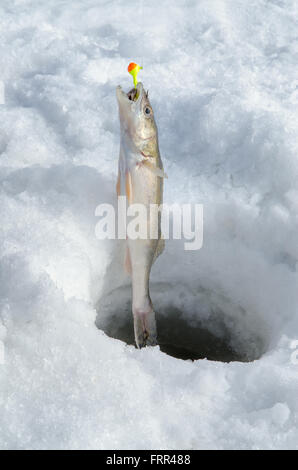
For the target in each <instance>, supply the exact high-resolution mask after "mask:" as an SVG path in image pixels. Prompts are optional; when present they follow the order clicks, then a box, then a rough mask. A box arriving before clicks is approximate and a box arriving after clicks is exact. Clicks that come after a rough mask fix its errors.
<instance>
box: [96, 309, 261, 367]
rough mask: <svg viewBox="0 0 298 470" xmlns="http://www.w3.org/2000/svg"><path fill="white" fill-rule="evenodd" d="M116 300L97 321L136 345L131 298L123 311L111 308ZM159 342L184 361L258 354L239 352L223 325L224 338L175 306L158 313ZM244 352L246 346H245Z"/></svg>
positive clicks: (236, 358) (240, 358)
mask: <svg viewBox="0 0 298 470" xmlns="http://www.w3.org/2000/svg"><path fill="white" fill-rule="evenodd" d="M114 303H115V302H112V303H111V304H109V305H106V307H108V309H109V315H108V316H106V317H105V321H104V322H103V321H102V320H101V319H100V314H99V315H98V318H97V321H96V324H97V326H98V327H99V328H100V329H102V330H103V331H104V332H105V333H106V334H107V335H108V336H110V337H112V338H116V339H119V340H121V341H124V342H125V343H126V344H129V345H133V344H135V341H134V332H133V318H132V313H131V304H130V301H127V302H125V304H124V305H123V304H122V309H121V310H122V311H121V312H119V311H117V312H115V310H114V311H113V309H112V307H113V306H114ZM156 321H157V332H158V341H159V346H160V349H161V351H163V352H164V353H166V354H168V355H170V356H173V357H176V358H178V359H184V360H197V359H205V358H206V359H208V360H212V361H221V362H231V361H241V362H248V361H250V360H253V359H255V358H256V357H250V355H249V354H248V353H247V352H239V351H235V350H233V348H232V347H231V332H229V331H227V330H226V331H225V329H226V328H225V326H224V325H221V326H220V330H221V337H218V336H216V335H215V334H213V333H211V332H210V331H208V330H207V329H205V328H203V327H202V326H199V325H198V324H196V325H195V324H194V325H191V324H190V323H189V322H188V321H186V320H185V319H184V318H183V313H182V312H181V311H180V310H179V309H177V308H175V307H172V306H169V307H167V308H165V309H164V310H163V311H162V313H160V314H158V313H156ZM244 351H245V348H244Z"/></svg>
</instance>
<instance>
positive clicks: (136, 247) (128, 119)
mask: <svg viewBox="0 0 298 470" xmlns="http://www.w3.org/2000/svg"><path fill="white" fill-rule="evenodd" d="M116 95H117V101H118V107H119V118H120V131H121V140H120V156H119V167H118V168H119V172H118V181H117V194H118V196H126V198H127V204H128V206H129V205H131V204H143V205H144V206H145V207H146V209H147V214H148V216H146V224H147V230H148V234H150V233H153V232H154V230H155V233H156V234H157V237H156V238H154V239H153V238H152V239H150V236H148V239H146V240H144V239H136V240H132V239H130V238H128V239H127V240H126V243H127V246H126V260H125V268H126V270H127V272H129V273H130V274H131V278H132V313H133V318H134V332H135V341H136V344H137V347H138V348H141V347H144V346H153V345H156V344H157V331H156V321H155V313H154V309H153V306H152V301H151V298H150V293H149V277H150V271H151V267H152V264H153V263H154V261H155V259H156V258H157V256H158V255H159V254H161V253H162V251H163V249H164V239H163V238H162V235H161V230H160V214H159V215H158V217H156V218H155V219H154V220H153V221H152V220H151V219H150V217H149V214H150V204H157V205H160V204H162V198H163V178H165V177H166V174H165V173H164V171H163V165H162V161H161V157H160V153H159V146H158V133H157V127H156V123H155V119H154V113H153V109H152V106H151V104H150V101H149V98H148V92H145V90H144V87H143V85H142V83H141V82H139V83H138V85H137V87H136V88H134V89H132V90H131V91H129V92H128V93H125V92H124V91H123V90H122V89H121V87H120V86H118V87H117V89H116ZM152 224H155V225H156V226H155V227H152ZM150 225H151V226H150ZM150 229H151V230H152V231H151V232H150Z"/></svg>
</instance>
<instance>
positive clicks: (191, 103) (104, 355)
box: [0, 0, 298, 449]
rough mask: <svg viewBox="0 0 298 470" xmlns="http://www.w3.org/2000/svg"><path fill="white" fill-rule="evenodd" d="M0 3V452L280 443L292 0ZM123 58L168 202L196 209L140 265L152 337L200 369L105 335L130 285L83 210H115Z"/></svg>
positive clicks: (289, 419) (292, 165)
mask: <svg viewBox="0 0 298 470" xmlns="http://www.w3.org/2000/svg"><path fill="white" fill-rule="evenodd" d="M3 3H4V4H3ZM0 10H1V11H0V38H1V41H0V70H1V77H0V79H1V80H2V81H3V82H4V85H5V104H3V105H2V104H1V105H0V122H1V125H0V188H1V189H0V198H1V201H0V204H1V215H2V218H1V220H2V223H1V232H0V237H1V241H0V250H1V253H0V256H1V262H0V341H2V343H4V353H5V355H4V364H1V361H0V447H1V448H4V449H7V448H8V449H11V448H17V449H23V448H27V449H29V448H34V449H44V448H61V449H63V448H110V449H115V448H118V449H126V448H136V449H142V448H146V449H150V448H163V449H165V448H195V449H197V448H213V449H214V448H216V449H222V448H225V449H228V448H249V449H258V448H266V449H276V448H285V449H287V448H297V438H298V432H297V429H296V427H297V425H296V423H297V418H298V406H297V398H296V397H297V386H298V375H297V367H298V366H297V364H295V362H297V361H295V357H296V356H295V350H294V349H291V346H293V348H294V347H295V345H294V343H293V341H294V340H296V339H297V335H298V320H297V304H298V289H297V281H298V279H297V260H298V245H297V235H296V234H297V228H298V211H297V203H298V190H297V184H296V181H297V176H298V161H297V150H298V149H297V147H298V144H297V137H296V129H297V119H298V115H297V101H298V94H297V86H298V82H297V73H296V64H297V55H298V42H297V26H298V25H297V23H298V20H297V18H298V16H297V14H298V10H297V3H296V2H295V1H294V0H287V1H282V0H279V1H277V0H276V1H275V0H272V1H269V0H262V1H251V2H246V1H244V0H237V1H232V0H225V1H224V0H221V1H217V0H213V1H212V2H209V1H207V0H205V1H200V2H196V1H187V2H186V1H179V2H170V1H169V0H168V1H167V2H163V3H162V5H161V4H160V2H157V1H152V2H150V5H148V4H147V2H142V1H140V2H130V3H128V2H124V1H122V0H118V1H111V2H108V3H107V2H98V1H95V0H84V1H83V0H82V1H78V2H75V3H74V2H70V1H69V2H61V1H59V0H50V1H48V2H47V3H46V4H43V5H41V4H40V2H38V1H29V0H28V1H27V0H15V1H13V2H10V4H9V5H8V4H7V5H6V4H5V2H2V4H1V7H0ZM157 12H158V13H157ZM131 18H134V19H135V20H136V24H137V27H136V28H131ZM131 60H135V61H136V62H138V63H142V64H143V66H144V70H143V72H142V80H143V82H144V85H145V86H146V87H148V88H149V90H150V96H151V100H152V104H153V107H154V110H155V114H156V117H157V123H158V127H159V133H160V147H161V151H162V155H163V161H164V166H165V168H166V171H167V173H168V176H169V180H168V181H167V182H166V187H165V202H167V203H170V204H172V203H174V202H177V203H183V202H189V201H191V202H195V203H203V204H204V246H203V248H202V250H200V251H198V252H185V251H184V250H183V243H180V242H177V241H173V242H169V243H167V249H166V251H165V252H164V254H163V256H162V258H160V259H159V260H158V261H157V262H156V264H155V266H154V268H153V273H152V297H153V300H154V305H155V308H156V310H157V312H159V322H160V325H161V331H162V332H163V333H162V334H164V341H165V342H168V343H171V342H172V345H171V346H173V345H175V343H176V342H179V341H181V340H182V342H181V344H180V346H181V347H187V346H189V343H191V346H192V348H194V347H196V348H197V349H200V348H201V346H202V350H201V351H205V352H206V355H207V356H208V357H209V358H211V359H212V358H215V359H217V360H216V361H211V360H207V359H204V360H197V361H195V362H190V361H183V360H181V359H177V358H175V357H171V356H170V355H168V354H165V353H164V352H162V351H161V350H160V349H159V348H153V349H147V350H142V351H137V350H135V349H134V347H133V346H128V345H126V344H125V343H124V342H123V341H119V340H117V339H114V338H122V339H126V340H127V342H131V338H129V335H130V334H131V333H130V332H131V328H130V324H129V322H130V321H131V317H130V316H129V287H128V280H127V278H126V277H125V275H124V274H123V272H122V270H121V269H120V265H121V250H120V249H119V244H118V243H113V242H109V243H108V242H103V241H99V240H97V239H96V238H95V233H94V229H95V225H96V221H97V219H96V217H95V215H94V214H95V208H96V206H97V205H98V204H100V203H102V202H113V201H115V195H114V187H115V179H116V170H117V158H118V145H119V130H118V117H117V106H116V100H115V93H114V89H115V86H116V85H118V84H119V83H121V84H122V85H123V86H127V88H128V87H129V86H130V79H129V76H128V75H127V72H126V66H127V64H128V63H129V61H131ZM95 321H96V324H97V325H98V326H99V328H96V326H95ZM179 331H180V332H181V334H180V335H179ZM105 332H106V333H108V334H109V335H111V336H113V337H114V338H111V337H109V336H107V335H106V334H105ZM183 334H184V343H183ZM185 338H186V343H185ZM201 343H202V344H201ZM203 343H205V344H204V345H203ZM177 346H178V344H177ZM203 346H204V347H203ZM204 348H205V349H204ZM229 348H230V351H233V354H234V359H237V360H236V361H234V362H230V363H226V362H221V361H224V360H226V359H227V357H228V356H227V354H228V353H229ZM168 352H169V348H168ZM174 355H175V354H174ZM176 355H177V354H176ZM180 355H181V354H180ZM181 357H182V355H181ZM248 361H252V362H248Z"/></svg>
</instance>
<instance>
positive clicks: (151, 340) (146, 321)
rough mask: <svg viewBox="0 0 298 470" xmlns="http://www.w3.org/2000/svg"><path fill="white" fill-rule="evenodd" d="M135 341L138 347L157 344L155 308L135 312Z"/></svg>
mask: <svg viewBox="0 0 298 470" xmlns="http://www.w3.org/2000/svg"><path fill="white" fill-rule="evenodd" d="M133 318H134V331H135V341H136V345H137V347H138V348H144V347H145V346H156V345H157V330H156V321H155V313H154V311H153V310H150V311H149V312H144V311H140V310H136V311H134V312H133Z"/></svg>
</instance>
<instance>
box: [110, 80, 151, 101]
mask: <svg viewBox="0 0 298 470" xmlns="http://www.w3.org/2000/svg"><path fill="white" fill-rule="evenodd" d="M144 93H146V92H145V90H144V87H143V84H142V83H141V82H139V83H138V84H137V86H136V88H132V89H131V90H129V92H128V93H125V92H124V91H123V90H122V88H121V86H120V85H119V86H118V87H117V89H116V94H117V98H118V101H119V103H121V102H122V103H123V102H126V103H129V104H132V103H135V104H139V103H140V102H141V100H142V97H143V95H144Z"/></svg>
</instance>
